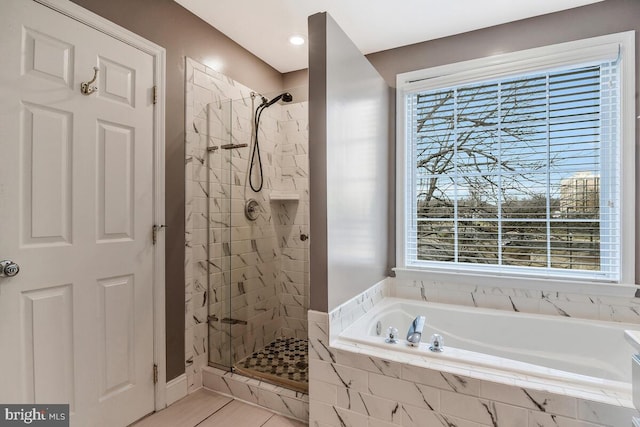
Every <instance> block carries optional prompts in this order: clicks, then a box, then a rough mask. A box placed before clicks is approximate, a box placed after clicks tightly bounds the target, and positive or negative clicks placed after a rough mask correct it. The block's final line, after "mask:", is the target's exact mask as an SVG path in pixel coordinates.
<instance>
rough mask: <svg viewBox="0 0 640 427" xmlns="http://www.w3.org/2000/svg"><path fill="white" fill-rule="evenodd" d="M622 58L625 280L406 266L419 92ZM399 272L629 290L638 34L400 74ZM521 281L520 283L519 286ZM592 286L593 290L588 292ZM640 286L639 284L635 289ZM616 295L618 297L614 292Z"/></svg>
mask: <svg viewBox="0 0 640 427" xmlns="http://www.w3.org/2000/svg"><path fill="white" fill-rule="evenodd" d="M612 55H614V56H617V55H620V63H619V69H620V83H621V87H620V97H621V100H620V102H621V104H620V113H621V116H620V136H621V138H622V143H621V147H620V158H621V164H620V173H621V177H620V200H621V203H622V206H621V207H620V215H621V219H620V225H621V230H622V233H621V234H622V235H621V237H620V248H621V259H620V263H621V271H620V278H621V279H620V281H619V282H617V283H611V281H602V280H597V279H583V278H571V277H567V278H565V277H562V275H561V274H558V275H557V276H556V275H549V276H547V277H540V276H528V275H519V274H517V273H515V274H514V273H513V272H505V273H504V274H502V273H500V272H491V273H482V272H473V271H471V269H465V268H460V267H458V266H457V265H451V266H443V267H440V266H438V267H436V266H429V267H424V268H417V267H410V268H407V263H406V258H405V257H406V246H405V245H406V241H405V238H406V236H407V226H408V224H407V218H408V215H407V209H408V207H409V206H410V204H409V203H407V202H408V201H407V200H406V198H407V197H408V196H407V195H408V191H407V189H408V187H409V185H410V183H409V180H410V176H411V175H410V173H409V170H408V166H407V164H406V162H407V151H406V149H407V146H408V144H407V137H408V135H407V134H406V130H407V125H406V124H407V111H406V97H407V95H408V94H410V93H415V92H416V91H418V90H432V89H437V88H440V87H446V86H453V85H456V84H462V83H465V84H466V83H473V82H478V81H485V80H490V79H491V80H495V79H498V78H506V77H508V76H511V75H519V74H523V73H533V72H536V71H543V70H552V69H555V68H561V67H566V66H568V65H573V64H580V63H588V62H592V61H597V60H599V59H604V58H611V57H612ZM396 84H397V85H396V87H397V92H396V96H397V97H396V108H397V122H396V138H397V139H396V140H397V144H396V191H397V192H396V194H397V197H398V199H397V202H396V268H395V269H394V270H395V271H396V273H397V274H398V275H399V276H400V277H407V278H413V279H416V278H418V279H419V278H422V279H424V278H427V277H429V278H431V279H434V280H438V281H440V280H445V281H447V282H452V283H460V284H462V283H468V284H476V285H479V286H482V285H483V284H486V285H487V286H502V285H504V286H506V287H524V288H536V289H541V288H542V289H554V290H569V288H571V287H572V286H571V284H572V283H575V285H576V286H577V287H576V288H575V290H578V289H580V291H581V292H590V293H593V294H602V293H604V294H609V293H611V292H610V291H614V289H613V288H628V287H629V286H632V285H633V284H634V283H635V144H636V137H635V122H636V113H635V32H634V31H627V32H623V33H617V34H610V35H606V36H600V37H593V38H589V39H584V40H578V41H572V42H566V43H560V44H555V45H550V46H544V47H539V48H534V49H528V50H523V51H518V52H513V53H507V54H501V55H496V56H491V57H486V58H480V59H474V60H470V61H464V62H459V63H454V64H448V65H443V66H438V67H433V68H429V69H424V70H418V71H412V72H408V73H403V74H398V75H397V78H396ZM514 279H516V280H517V283H515V282H514ZM585 284H589V285H590V286H589V287H588V288H589V289H586V288H585V287H584V285H585ZM633 286H635V285H633ZM614 293H615V292H614Z"/></svg>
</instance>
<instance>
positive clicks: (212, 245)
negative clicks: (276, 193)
mask: <svg viewBox="0 0 640 427" xmlns="http://www.w3.org/2000/svg"><path fill="white" fill-rule="evenodd" d="M186 76H187V81H186V123H187V129H186V146H187V148H186V168H185V169H186V201H185V203H186V209H185V215H186V223H185V227H186V238H185V244H186V248H185V277H186V299H185V301H186V309H185V313H186V321H185V326H186V335H185V341H186V342H185V357H186V358H185V360H186V372H187V379H188V383H189V388H190V390H194V389H196V388H198V387H200V386H201V383H202V375H201V368H202V367H203V366H205V365H207V361H208V360H210V361H212V362H214V363H218V364H221V365H225V366H229V365H230V364H231V363H233V362H235V361H238V360H240V359H242V358H243V357H245V356H246V355H248V354H251V353H252V352H253V351H255V350H257V349H259V348H261V347H263V346H264V345H266V344H268V343H269V342H271V341H273V339H275V337H277V336H282V335H284V336H297V337H300V336H302V335H304V336H305V337H306V324H307V323H306V307H308V302H307V300H306V298H308V292H305V285H306V286H308V280H306V279H305V277H306V276H305V271H307V272H308V268H306V267H305V266H306V264H305V263H307V262H308V259H307V258H308V250H306V247H305V245H304V244H303V242H301V241H300V239H299V236H300V234H301V233H302V232H305V233H306V230H307V228H308V225H307V223H308V220H307V219H305V216H304V213H305V212H307V214H306V215H307V217H308V210H307V208H306V205H308V184H306V175H307V169H306V167H307V166H306V165H307V164H308V162H307V161H306V160H303V159H301V158H297V156H302V155H304V154H305V153H306V146H307V137H306V133H305V132H306V127H307V125H306V120H307V118H306V110H307V108H306V103H305V105H304V106H302V105H299V104H295V106H293V107H290V108H289V109H288V110H284V111H283V108H282V107H281V106H280V105H277V104H276V105H273V106H272V107H270V108H269V109H268V110H265V112H264V114H263V115H262V118H261V123H260V151H261V154H262V165H263V172H264V179H265V182H264V189H263V190H262V192H260V193H253V192H252V191H251V190H250V188H248V186H247V185H245V177H246V176H247V169H248V166H249V158H250V151H249V147H245V148H237V149H231V150H224V149H220V148H219V149H217V150H215V151H213V152H208V151H207V147H211V146H217V147H220V146H222V145H225V144H229V143H233V144H249V143H250V140H251V115H252V109H253V108H252V105H251V99H250V93H251V89H249V88H247V87H245V86H243V85H240V84H238V83H237V82H235V81H233V80H232V79H229V78H228V77H226V76H224V75H222V74H220V73H218V72H216V71H214V70H212V69H210V68H208V67H206V66H204V65H202V64H200V63H198V62H196V61H193V60H191V59H189V58H187V60H186ZM283 118H284V119H285V120H281V119H283ZM298 129H301V130H300V131H299V132H298V131H297V130H298ZM303 133H304V134H303ZM230 135H231V139H230V138H229V137H230ZM296 162H298V163H296ZM293 164H299V165H300V167H299V168H295V169H292V168H291V165H293ZM274 189H278V190H294V189H295V190H296V191H298V194H299V195H300V203H292V202H277V203H276V202H271V201H270V194H271V191H272V190H274ZM248 198H253V199H256V200H257V201H258V202H259V204H260V209H261V212H260V215H259V217H258V219H257V220H256V221H249V220H247V219H246V218H245V215H244V205H245V200H247V199H248ZM207 201H208V203H209V205H208V206H207ZM305 201H306V202H305ZM207 218H208V220H207ZM207 244H209V258H208V259H207ZM305 269H306V270H305ZM207 271H209V274H210V277H209V286H208V288H207ZM207 314H208V315H209V318H208V319H207ZM207 324H208V327H207Z"/></svg>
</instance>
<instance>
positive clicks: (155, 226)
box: [152, 224, 168, 245]
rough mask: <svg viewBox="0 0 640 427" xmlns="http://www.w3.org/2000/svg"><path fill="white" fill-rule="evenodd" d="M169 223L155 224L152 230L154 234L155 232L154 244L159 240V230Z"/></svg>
mask: <svg viewBox="0 0 640 427" xmlns="http://www.w3.org/2000/svg"><path fill="white" fill-rule="evenodd" d="M167 227H168V226H167V225H164V224H162V225H155V224H154V226H153V230H152V234H153V244H154V245H155V244H156V242H157V241H158V231H160V230H162V229H163V228H167Z"/></svg>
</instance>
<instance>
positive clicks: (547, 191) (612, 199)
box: [398, 36, 635, 282]
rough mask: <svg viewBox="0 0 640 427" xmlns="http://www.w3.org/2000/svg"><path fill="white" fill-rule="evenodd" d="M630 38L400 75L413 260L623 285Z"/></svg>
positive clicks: (404, 252) (408, 244) (408, 256)
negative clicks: (625, 75) (625, 95)
mask: <svg viewBox="0 0 640 427" xmlns="http://www.w3.org/2000/svg"><path fill="white" fill-rule="evenodd" d="M607 37H609V38H611V37H613V38H615V36H607ZM623 46H624V42H623V41H619V40H617V41H613V40H611V39H607V38H606V37H605V38H597V39H590V40H586V41H580V42H572V43H566V44H562V45H557V46H552V47H548V48H541V49H535V50H532V51H526V52H519V53H515V54H508V55H502V56H500V57H498V58H491V59H485V60H479V61H470V62H468V63H463V64H455V65H453V66H448V67H440V68H438V69H432V70H425V71H423V72H413V73H408V74H407V75H402V76H399V84H398V88H399V103H400V105H399V111H400V113H401V114H400V116H402V117H401V120H402V123H401V126H399V127H402V128H403V130H402V132H401V134H402V136H403V138H402V140H401V141H403V143H402V144H401V145H402V148H401V150H400V153H399V154H400V155H399V156H398V157H399V161H400V162H401V164H400V165H399V166H400V167H399V168H398V170H400V171H402V176H401V177H399V179H398V181H399V182H400V185H401V189H400V190H401V191H400V192H399V194H403V195H404V199H405V200H404V203H403V204H402V208H401V211H402V212H401V217H402V218H401V224H400V225H401V227H399V228H398V229H399V230H401V233H402V235H401V236H400V239H399V242H401V245H400V252H401V253H400V254H399V255H400V256H399V258H400V259H401V260H402V262H403V265H404V267H408V268H440V269H442V268H444V269H452V270H456V271H475V272H487V273H500V274H505V273H506V274H510V275H529V276H544V277H555V278H576V279H588V280H597V281H607V282H620V281H623V277H624V276H626V275H627V273H623V270H624V268H623V263H624V257H623V253H625V252H632V249H631V248H630V246H632V245H633V235H632V236H630V237H631V239H630V240H631V243H630V244H629V242H628V241H626V240H625V242H623V230H625V233H626V230H628V228H627V227H631V228H630V229H631V230H632V229H633V218H631V219H629V220H628V221H625V219H626V212H627V211H631V212H633V200H634V197H633V189H629V188H628V187H629V186H631V187H632V183H633V180H634V178H633V173H632V171H633V163H631V164H627V165H623V159H624V157H623V156H631V158H632V159H633V149H632V146H633V145H634V144H633V141H635V139H634V136H633V135H632V133H633V129H631V130H628V129H627V130H626V131H625V130H624V129H623V127H622V124H623V121H624V117H623V110H624V109H625V108H627V107H625V103H624V100H623V96H622V95H623V93H624V92H623V89H624V90H628V89H629V88H628V87H624V88H623V87H622V86H623V84H625V85H627V84H628V79H627V80H624V81H623V73H626V72H628V71H626V70H625V66H628V63H633V58H627V57H624V56H623V55H625V56H626V55H631V56H633V55H632V54H633V50H632V48H631V49H629V48H627V49H623ZM630 74H631V75H633V72H631V73H630ZM632 78H633V77H631V79H632ZM630 92H631V93H633V91H630ZM627 102H628V101H627ZM631 105H632V106H633V100H631ZM626 120H627V121H630V122H631V126H630V127H631V128H633V115H632V116H631V120H629V119H626ZM625 132H626V134H625ZM629 132H631V140H630V142H629V143H628V144H627V146H628V147H626V148H624V152H623V144H622V141H623V140H624V138H625V137H627V138H628V137H629ZM629 146H630V147H629ZM627 169H629V171H631V174H630V175H629V177H628V179H625V178H626V177H625V176H624V175H623V172H625V171H626V172H627V173H630V172H629V171H627ZM629 203H630V205H628V204H629ZM624 204H627V208H626V210H625V208H624V206H625V205H624ZM625 243H626V244H625ZM627 255H628V254H627ZM631 259H633V258H631ZM631 268H633V266H632V267H631Z"/></svg>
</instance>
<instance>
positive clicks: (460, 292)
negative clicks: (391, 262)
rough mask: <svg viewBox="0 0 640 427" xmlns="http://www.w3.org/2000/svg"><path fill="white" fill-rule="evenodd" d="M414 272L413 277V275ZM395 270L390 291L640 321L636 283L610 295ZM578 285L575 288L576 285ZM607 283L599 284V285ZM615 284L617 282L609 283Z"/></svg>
mask: <svg viewBox="0 0 640 427" xmlns="http://www.w3.org/2000/svg"><path fill="white" fill-rule="evenodd" d="M412 276H414V277H412ZM415 276H416V275H415V274H411V273H405V274H402V273H401V272H398V274H397V277H395V278H394V279H393V284H392V286H391V287H390V288H389V295H390V296H395V297H398V298H406V299H416V300H424V301H431V302H440V303H445V304H456V305H465V306H470V307H484V308H495V309H499V310H507V311H512V312H523V313H537V314H548V315H552V316H563V317H575V318H580V319H591V320H604V321H611V322H623V323H640V298H638V297H636V296H635V295H636V292H637V291H638V288H637V287H636V286H624V287H617V288H616V290H615V293H613V292H612V294H611V295H598V294H595V293H594V294H587V293H586V292H587V290H588V288H589V286H590V285H589V284H584V286H585V293H579V286H580V285H575V286H573V287H574V289H576V290H574V291H569V292H567V291H557V290H554V291H551V290H545V289H536V288H535V287H534V286H535V285H532V286H531V287H529V288H524V287H504V286H478V285H475V284H473V283H468V284H464V283H457V284H452V283H450V282H448V281H447V280H446V278H444V277H446V276H442V275H441V274H424V273H423V274H421V276H422V277H423V278H417V277H415ZM576 286H577V288H576ZM602 286H606V285H600V288H602ZM611 286H616V285H611Z"/></svg>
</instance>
